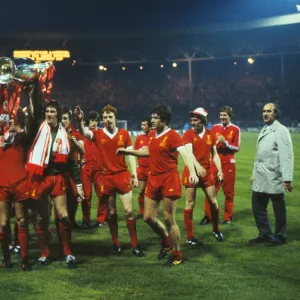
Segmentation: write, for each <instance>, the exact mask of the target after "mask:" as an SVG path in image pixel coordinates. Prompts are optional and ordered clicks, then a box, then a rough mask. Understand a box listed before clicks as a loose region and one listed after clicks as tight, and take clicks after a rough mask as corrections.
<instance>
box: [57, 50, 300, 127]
mask: <svg viewBox="0 0 300 300" xmlns="http://www.w3.org/2000/svg"><path fill="white" fill-rule="evenodd" d="M298 65H300V57H299V56H288V57H286V58H285V65H284V69H281V61H280V58H279V57H272V58H268V57H261V58H258V59H256V60H255V62H254V64H252V65H250V64H248V63H247V59H240V60H237V61H236V63H235V64H234V61H233V60H224V61H220V60H219V61H206V62H194V63H193V64H192V75H193V76H192V82H191V86H192V89H191V92H192V93H191V94H190V83H189V79H188V69H187V64H186V63H180V64H178V66H177V68H172V66H171V65H169V66H167V65H165V67H164V68H160V65H158V64H147V65H145V66H144V69H143V70H140V69H139V66H138V65H128V66H126V70H124V71H123V70H122V69H121V67H122V66H121V65H114V66H108V70H107V71H106V72H104V71H99V70H98V68H97V66H80V65H75V66H74V67H70V66H68V67H66V66H65V65H64V66H58V67H57V72H56V74H55V81H54V89H53V98H55V99H57V100H59V101H61V102H62V103H63V104H65V105H69V106H72V107H73V106H75V105H76V104H80V105H81V106H82V107H83V108H84V110H85V111H86V112H87V111H89V110H99V109H100V108H101V107H103V106H104V105H105V104H108V103H109V104H112V105H115V106H116V107H117V108H118V111H119V119H120V120H127V122H128V128H129V129H130V130H136V129H138V128H139V122H140V118H141V117H143V116H145V115H146V116H147V115H149V114H150V112H151V109H152V108H153V107H155V106H156V105H158V104H168V105H170V106H171V108H172V118H173V119H172V126H173V127H174V128H175V129H182V128H183V126H184V124H185V123H186V122H188V112H189V111H190V109H191V108H195V107H199V106H202V107H204V108H206V109H207V110H208V112H209V121H210V122H212V123H215V122H217V121H218V111H219V108H220V107H221V106H223V105H229V106H231V107H232V108H233V111H234V118H233V119H234V122H235V123H236V124H237V125H239V126H241V127H242V128H243V127H249V126H259V125H260V124H261V107H262V105H263V103H266V102H275V103H277V104H279V105H280V107H281V110H282V115H283V118H282V122H283V123H284V124H285V125H287V126H296V127H297V126H298V123H300V122H298V121H297V120H299V113H300V87H299V85H298V80H300V76H299V74H298V72H297V69H298Z"/></svg>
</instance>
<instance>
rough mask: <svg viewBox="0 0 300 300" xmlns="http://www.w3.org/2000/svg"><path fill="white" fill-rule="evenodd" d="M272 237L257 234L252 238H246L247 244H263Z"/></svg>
mask: <svg viewBox="0 0 300 300" xmlns="http://www.w3.org/2000/svg"><path fill="white" fill-rule="evenodd" d="M271 240H272V239H271V238H270V237H269V236H267V235H259V236H258V237H256V238H254V239H250V240H248V244H250V245H255V244H265V243H268V242H270V241H271Z"/></svg>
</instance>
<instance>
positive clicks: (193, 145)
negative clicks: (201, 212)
mask: <svg viewBox="0 0 300 300" xmlns="http://www.w3.org/2000/svg"><path fill="white" fill-rule="evenodd" d="M207 115H208V113H207V111H206V110H205V109H203V108H202V107H199V108H196V109H195V110H194V111H191V112H190V122H191V126H192V128H191V129H189V130H188V131H186V132H185V133H184V135H183V141H184V144H185V147H186V149H187V152H188V154H189V155H190V156H192V157H193V162H194V166H195V168H196V170H197V173H198V174H199V175H200V177H199V183H198V184H197V185H194V184H192V183H190V181H189V180H188V179H189V176H190V173H189V170H188V169H187V168H186V167H185V168H184V170H183V174H182V184H183V185H184V186H185V188H186V206H185V209H184V226H185V231H186V234H187V243H188V244H189V245H192V246H195V245H201V244H202V242H201V241H199V240H198V239H196V238H195V236H194V228H193V227H194V226H193V211H194V207H195V200H196V191H197V188H198V187H199V188H201V189H202V190H203V192H204V193H205V195H206V197H207V198H208V200H209V203H210V209H211V215H212V227H213V235H214V237H215V238H216V240H217V241H218V242H222V241H223V240H224V237H223V234H222V233H221V232H220V229H219V214H220V209H219V206H218V203H217V198H216V188H215V180H214V177H213V174H212V170H211V160H212V161H213V162H214V164H215V165H216V167H217V169H218V174H217V176H218V180H219V181H222V180H223V172H222V168H221V161H220V158H219V155H218V152H217V149H216V137H215V135H214V133H212V132H211V131H210V130H208V129H207V128H206V124H207Z"/></svg>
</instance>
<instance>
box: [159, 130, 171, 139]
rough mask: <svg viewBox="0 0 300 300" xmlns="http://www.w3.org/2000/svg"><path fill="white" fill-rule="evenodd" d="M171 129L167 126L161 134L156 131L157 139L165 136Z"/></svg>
mask: <svg viewBox="0 0 300 300" xmlns="http://www.w3.org/2000/svg"><path fill="white" fill-rule="evenodd" d="M170 130H171V128H167V129H166V130H164V131H163V132H161V133H160V134H157V132H156V134H155V138H156V139H157V138H159V137H161V136H163V135H164V134H165V133H167V132H169V131H170Z"/></svg>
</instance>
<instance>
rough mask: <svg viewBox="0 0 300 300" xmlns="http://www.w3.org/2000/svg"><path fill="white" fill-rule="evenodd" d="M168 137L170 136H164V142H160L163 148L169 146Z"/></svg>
mask: <svg viewBox="0 0 300 300" xmlns="http://www.w3.org/2000/svg"><path fill="white" fill-rule="evenodd" d="M167 139H168V137H167V136H166V137H164V139H163V140H162V142H161V143H160V144H159V146H160V147H162V148H167Z"/></svg>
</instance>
